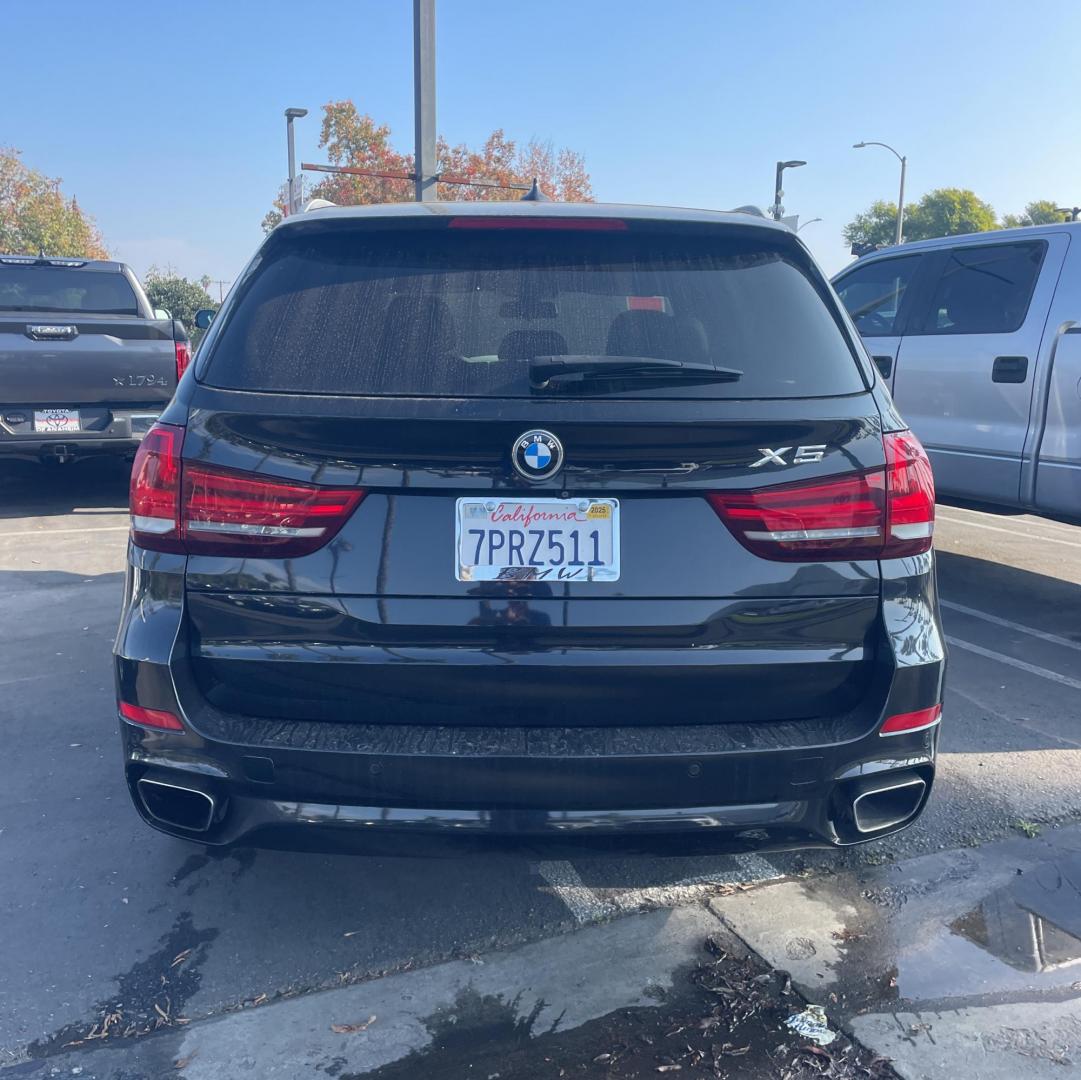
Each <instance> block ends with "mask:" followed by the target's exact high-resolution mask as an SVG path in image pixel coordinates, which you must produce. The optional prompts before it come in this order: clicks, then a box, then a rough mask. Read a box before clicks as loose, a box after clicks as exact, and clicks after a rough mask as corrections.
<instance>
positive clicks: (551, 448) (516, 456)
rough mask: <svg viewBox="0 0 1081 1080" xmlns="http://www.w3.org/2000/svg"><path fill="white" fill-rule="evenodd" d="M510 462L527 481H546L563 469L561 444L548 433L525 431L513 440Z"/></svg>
mask: <svg viewBox="0 0 1081 1080" xmlns="http://www.w3.org/2000/svg"><path fill="white" fill-rule="evenodd" d="M511 460H512V461H513V462H514V467H515V468H516V469H517V470H518V472H519V473H521V474H522V476H524V477H525V478H526V479H527V480H547V479H548V477H549V476H554V475H555V474H556V473H557V472H559V470H560V469H561V468H563V444H562V443H561V442H560V441H559V440H558V439H557V438H556V437H555V436H554V435H553V434H552V433H551V432H550V431H543V430H541V429H540V428H538V429H536V430H534V431H527V432H526V433H525V434H524V435H519V436H518V438H517V439H516V440H515V442H514V447H513V449H512V450H511Z"/></svg>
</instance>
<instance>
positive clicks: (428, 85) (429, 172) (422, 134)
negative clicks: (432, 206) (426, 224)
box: [413, 0, 437, 202]
mask: <svg viewBox="0 0 1081 1080" xmlns="http://www.w3.org/2000/svg"><path fill="white" fill-rule="evenodd" d="M413 110H414V114H415V116H414V120H415V136H416V149H415V159H414V163H413V172H414V174H415V179H414V181H413V195H414V198H415V199H416V201H417V202H434V201H435V198H436V194H437V192H436V183H437V178H436V175H435V170H436V163H435V0H413Z"/></svg>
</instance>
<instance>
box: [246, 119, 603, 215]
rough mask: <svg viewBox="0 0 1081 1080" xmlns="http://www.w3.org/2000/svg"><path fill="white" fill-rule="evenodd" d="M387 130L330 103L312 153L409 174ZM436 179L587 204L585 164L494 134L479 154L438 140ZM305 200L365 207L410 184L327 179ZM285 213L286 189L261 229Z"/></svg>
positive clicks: (459, 189) (463, 193)
mask: <svg viewBox="0 0 1081 1080" xmlns="http://www.w3.org/2000/svg"><path fill="white" fill-rule="evenodd" d="M390 140H391V132H390V128H389V127H388V126H387V125H386V124H376V122H375V121H374V120H373V119H372V118H371V117H370V116H368V115H367V114H364V113H360V112H358V111H357V107H356V106H355V105H354V104H353V103H352V102H351V101H331V102H328V103H327V104H326V105H324V106H323V127H322V132H321V134H320V138H319V146H320V147H321V148H322V149H324V150H326V152H327V157H328V158H329V163H330V164H331V165H345V166H350V167H352V168H359V169H368V170H370V171H371V172H384V173H410V172H412V171H413V155H412V154H404V153H402V152H400V151H399V150H396V149H395V148H394V146H393V145H392V143H391V141H390ZM436 154H437V159H438V162H439V165H438V169H439V172H440V174H442V175H445V176H448V177H456V178H460V179H465V180H485V181H491V182H495V183H497V184H508V185H520V186H525V187H528V186H529V185H530V184H531V183H532V182H533V178H534V177H536V178H537V182H538V183H539V184H540V187H541V190H542V191H543V192H544V193H545V194H546V195H548V196H550V197H551V198H553V199H558V200H560V201H561V202H592V201H593V190H592V187H591V185H590V180H589V173H588V172H586V168H585V160H584V159H583V157H582V155H581V154H579V153H578V152H577V151H575V150H569V149H567V148H563V149H560V150H558V151H557V150H555V149H554V147H553V146H552V144H551V143H542V142H538V141H537V140H536V139H531V140H530V141H529V142H528V143H526V144H525V145H524V146H519V144H518V143H517V142H515V141H514V140H513V139H508V138H507V137H506V135H505V133H504V132H503V129H502V128H497V129H496V130H495V131H493V132H492V134H491V135H489V136H488V138H487V139H486V140H485V141H484V144H483V145H482V146H481V147H480V149H479V150H471V149H470V148H469V147H468V146H467V145H466V144H464V143H459V144H458V145H457V146H451V145H450V144H449V143H448V142H447V140H446V139H444V138H443V137H442V136H440V138H439V140H438V142H437V144H436ZM437 192H438V196H439V198H440V199H447V200H459V201H462V202H478V201H481V200H484V201H492V200H500V199H514V198H516V197H517V192H516V190H515V188H514V187H468V186H466V185H464V184H439V185H437ZM306 197H307V198H310V199H326V200H328V201H329V202H332V203H335V204H336V205H338V206H357V205H362V204H368V203H382V202H409V201H410V200H411V199H412V198H413V182H412V181H411V180H406V179H397V178H395V179H389V178H386V177H378V176H355V175H350V174H344V173H328V174H326V175H324V176H323V177H322V178H321V179H320V180H319V182H318V183H316V184H315V185H313V186H312V187H311V188H310V189H309V190H308V191H307V196H306ZM284 211H285V187H284V185H283V186H282V188H281V190H280V191H279V192H278V197H277V198H276V199H275V200H274V208H273V209H272V210H270V211H269V212H268V213H267V215H266V217H264V218H263V228H264V230H266V231H268V232H269V231H270V230H271V229H272V228H274V226H275V225H277V224H278V222H279V221H281V219H282V215H283V214H284Z"/></svg>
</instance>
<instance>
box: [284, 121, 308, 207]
mask: <svg viewBox="0 0 1081 1080" xmlns="http://www.w3.org/2000/svg"><path fill="white" fill-rule="evenodd" d="M307 115H308V110H307V109H286V110H285V140H286V142H287V143H288V146H289V192H288V195H287V197H286V200H285V205H286V210H287V212H288V214H295V213H296V212H297V210H298V209H299V205H298V204H299V202H300V199H299V198H298V197H297V155H296V147H295V145H294V142H293V121H294V120H299V119H300V118H301V117H302V116H307Z"/></svg>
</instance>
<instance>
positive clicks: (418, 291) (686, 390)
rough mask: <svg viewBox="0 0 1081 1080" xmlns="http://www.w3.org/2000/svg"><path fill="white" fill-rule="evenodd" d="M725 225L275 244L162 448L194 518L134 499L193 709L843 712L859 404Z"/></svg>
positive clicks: (211, 348)
mask: <svg viewBox="0 0 1081 1080" xmlns="http://www.w3.org/2000/svg"><path fill="white" fill-rule="evenodd" d="M721 221H722V223H721V224H716V225H712V224H704V223H675V224H673V223H667V222H664V221H654V220H638V219H635V220H625V219H623V218H608V217H603V216H597V217H584V218H583V217H577V218H563V217H547V216H545V217H540V216H538V217H537V218H528V217H526V218H523V217H521V216H516V217H510V216H507V217H501V216H490V215H487V216H486V215H477V216H464V215H463V216H461V217H449V219H448V217H447V216H444V217H442V218H441V219H440V218H436V219H426V220H419V221H418V220H394V219H389V220H387V219H383V220H381V221H380V220H378V219H377V220H376V221H375V222H372V221H371V220H370V219H369V220H364V219H363V218H362V219H360V220H355V219H347V218H337V219H334V218H330V219H327V220H324V221H319V222H316V221H305V222H303V223H298V224H297V225H296V226H287V227H285V228H282V229H280V230H278V231H277V232H276V233H275V234H273V235H272V236H271V238H270V239H269V240H268V241H267V243H266V245H265V246H264V248H263V250H262V251H261V253H260V255H259V256H258V258H257V260H256V263H255V264H253V267H252V268H251V269H250V270H249V273H248V275H247V278H246V283H245V284H244V285H243V286H242V288H241V289H240V290H239V292H238V296H237V297H236V298H234V300H233V301H232V302H231V303H230V304H229V305H228V306H227V309H226V310H225V311H224V313H223V315H222V316H221V317H219V321H218V325H216V326H215V327H214V328H213V330H212V334H213V338H212V339H210V340H208V342H207V345H206V347H205V349H204V356H203V363H202V365H201V370H200V371H199V372H198V373H197V375H198V380H199V382H198V385H197V386H196V387H195V388H194V390H193V391H192V393H191V398H190V409H189V416H188V422H187V428H186V431H183V432H172V433H171V434H170V433H167V434H169V437H170V438H173V437H174V436H175V442H176V444H177V445H179V443H180V440H181V439H182V446H183V451H182V453H183V470H184V502H185V506H186V509H185V510H184V514H185V515H186V520H185V521H183V522H178V523H176V524H175V529H174V531H173V532H172V533H170V532H169V530H170V529H171V528H173V523H171V522H170V521H169V520H168V517H166V518H164V519H162V520H158V519H156V518H154V517H153V515H154V514H155V513H157V511H155V510H154V502H153V499H152V498H150V496H148V497H147V501H146V504H145V506H143V509H144V510H145V511H146V514H145V515H144V518H143V522H144V525H145V527H146V529H147V532H146V534H145V537H143V534H139V533H137V538H146V540H147V543H149V544H151V545H153V544H155V543H162V542H163V543H165V544H166V545H168V544H169V543H171V542H172V541H171V540H169V539H166V540H164V541H162V540H161V536H162V531H163V530H164V532H165V533H166V534H167V535H168V536H172V537H173V538H174V539H175V542H176V544H177V546H178V547H180V548H181V549H182V550H187V551H188V552H189V553H190V558H189V559H188V568H187V600H186V604H187V616H188V631H189V632H188V641H187V644H188V650H189V655H190V660H191V665H192V671H193V674H194V676H195V682H196V684H197V686H198V688H199V692H200V693H201V694H202V695H203V696H204V697H205V698H206V699H207V700H208V701H209V702H210V704H211V705H213V706H215V707H217V708H219V709H221V710H223V711H225V712H231V713H244V714H252V715H258V716H263V717H269V718H278V719H283V720H290V719H293V720H325V721H346V722H357V723H400V724H406V723H408V724H427V725H433V726H438V725H459V724H461V725H481V726H484V725H489V726H490V725H514V724H521V725H557V726H576V725H582V726H597V725H623V726H627V725H638V724H646V725H650V724H653V725H656V724H683V723H719V722H725V721H739V722H746V721H754V720H792V721H798V720H802V719H807V718H811V717H833V716H838V715H841V714H844V713H846V712H848V711H850V710H853V709H856V708H858V707H859V706H860V705H861V703H862V702H864V701H865V699H866V698H867V697H868V695H869V693H870V687H871V685H872V682H873V673H874V670H875V654H876V640H877V634H878V632H879V623H878V611H879V584H880V581H879V576H880V571H879V564H878V562H877V561H876V559H877V555H878V554H879V548H880V545H881V540H882V529H883V528H884V527H885V524H884V520H883V517H882V515H883V509H882V488H883V480H882V477H883V472H884V463H885V452H884V448H883V438H882V434H881V424H880V418H879V414H878V411H877V409H876V406H875V403H874V401H873V399H872V396H871V395H870V393H869V392H868V390H867V387H866V384H865V381H864V376H863V374H862V372H861V367H860V364H859V361H858V360H857V357H856V354H855V352H854V350H853V346H852V344H851V342H850V341H849V339H848V337H847V335H846V333H845V331H844V329H843V326H842V324H841V322H840V320H839V319H838V317H837V315H836V312H835V309H834V307H833V303H832V301H831V300H830V298H829V293H828V289H827V288H826V287H825V286H824V284H823V281H822V279H821V277H820V275H819V274H818V272H817V270H816V269H815V268H814V267H813V265H812V264H811V263H810V260H809V259H808V257H807V256H806V253H805V252H804V251H803V249H802V247H801V246H800V245H799V244H798V242H797V241H795V239H794V238H793V237H792V236H791V235H789V234H787V233H785V232H781V231H780V230H775V229H772V228H768V227H764V226H761V225H757V224H750V223H749V224H739V223H733V222H731V221H725V219H723V218H722V219H721ZM560 365H562V367H561V366H560ZM166 449H167V448H166ZM150 450H153V447H150ZM144 464H145V463H144ZM137 468H138V465H137ZM307 485H318V486H319V488H320V491H319V493H318V496H317V497H313V496H312V494H311V489H310V488H308V487H307ZM763 493H765V494H764V495H763ZM771 500H772V501H771ZM137 512H138V511H137ZM561 515H562V516H561ZM155 521H156V522H157V524H154V522H155ZM538 523H539V524H538ZM575 523H577V524H575ZM514 530H517V531H518V532H520V533H521V534H522V538H521V539H520V540H517V541H516V540H515V538H514V535H513V533H514ZM552 530H555V535H554V540H555V543H554V544H553V542H552V537H551V536H549V535H548V534H549V533H550V532H552ZM538 533H540V534H541V536H540V539H539V540H538V539H537V536H536V534H538ZM497 534H499V535H497ZM155 536H157V537H158V540H155V539H154V537H155ZM500 536H501V537H502V538H501V539H500ZM515 549H516V550H515ZM557 549H558V550H557Z"/></svg>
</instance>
